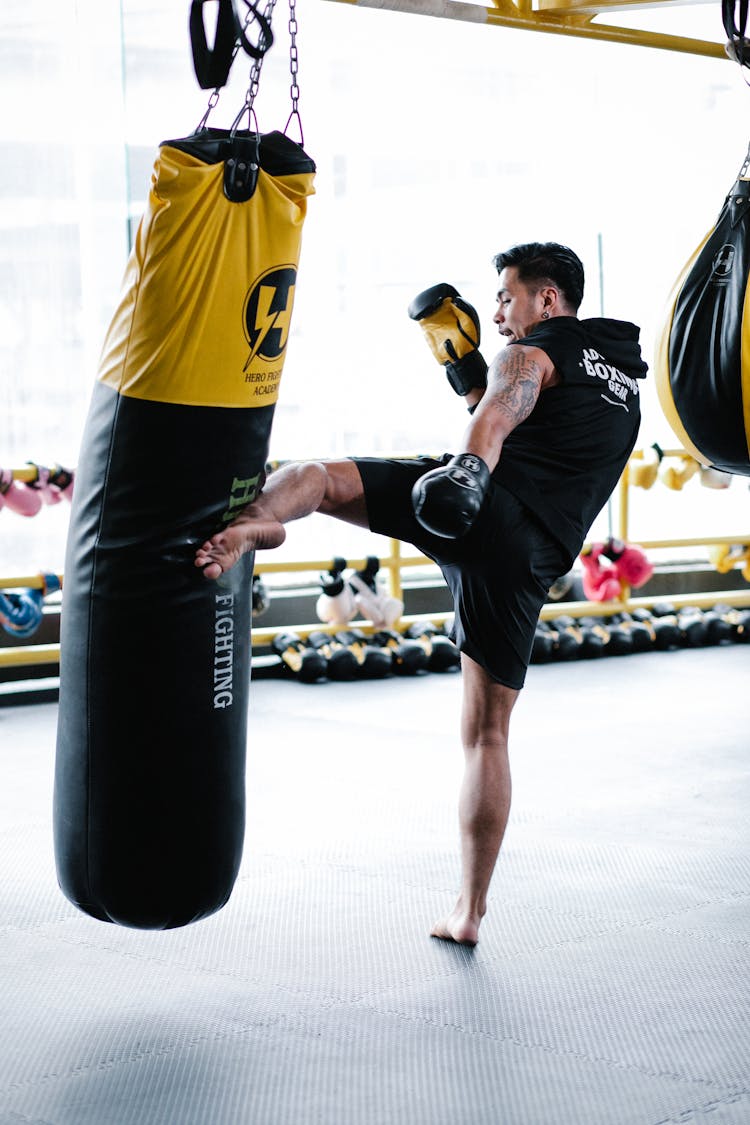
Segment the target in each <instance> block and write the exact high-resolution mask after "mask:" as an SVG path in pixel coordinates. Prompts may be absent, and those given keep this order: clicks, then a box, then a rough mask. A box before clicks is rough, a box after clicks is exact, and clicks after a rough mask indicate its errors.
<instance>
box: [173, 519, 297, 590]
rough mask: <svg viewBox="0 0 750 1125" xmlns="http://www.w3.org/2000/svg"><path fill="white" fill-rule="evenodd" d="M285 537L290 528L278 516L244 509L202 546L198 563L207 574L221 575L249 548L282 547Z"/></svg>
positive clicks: (206, 576) (198, 551) (199, 550)
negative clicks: (280, 521) (276, 517)
mask: <svg viewBox="0 0 750 1125" xmlns="http://www.w3.org/2000/svg"><path fill="white" fill-rule="evenodd" d="M285 539H286V531H285V530H284V526H283V524H280V523H279V522H278V520H275V519H272V518H269V517H267V516H263V515H261V514H258V515H252V514H250V513H249V512H248V513H243V514H242V515H241V516H238V517H237V519H236V520H233V521H232V523H230V524H229V526H228V527H226V528H225V529H224V531H218V532H217V533H216V535H212V536H211V538H210V539H207V540H206V542H205V543H204V544H203V545H202V546H201V547H199V548H198V550H197V551H196V552H195V565H196V566H197V567H199V568H200V569H201V570H202V571H203V576H204V578H218V577H219V575H221V574H224V573H225V572H226V571H227V570H230V569H231V568H232V567H233V566H234V565H235V563H237V562H239V560H240V559H241V558H242V556H243V555H245V554H247V552H248V551H258V550H267V549H270V548H272V547H280V546H281V544H282V543H283V542H284V540H285Z"/></svg>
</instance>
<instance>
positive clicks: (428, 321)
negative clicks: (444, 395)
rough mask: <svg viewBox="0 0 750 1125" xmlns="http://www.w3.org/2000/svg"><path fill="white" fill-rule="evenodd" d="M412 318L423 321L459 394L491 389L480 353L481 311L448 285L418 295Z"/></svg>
mask: <svg viewBox="0 0 750 1125" xmlns="http://www.w3.org/2000/svg"><path fill="white" fill-rule="evenodd" d="M409 316H410V317H411V318H412V320H417V321H419V324H420V326H421V328H422V331H423V332H424V334H425V336H426V338H427V343H428V344H429V346H430V349H431V351H432V354H433V355H434V356H435V359H436V360H437V361H438V363H440V364H442V366H443V367H444V368H445V373H446V375H447V376H448V382H449V383H450V385H451V386H452V387H453V390H454V391H455V392H456V394H457V395H467V394H468V393H469V391H471V390H474V388H475V387H476V388H478V389H480V390H484V388H485V387H486V386H487V364H486V362H485V359H484V356H483V355H482V353H481V352H480V351H479V335H480V333H479V317H478V315H477V310H476V309H475V308H474V307H473V305H470V304H469V303H468V301H464V299H463V297H461V296H460V294H459V293H458V290H457V289H454V288H453V286H452V285H448V284H447V283H446V282H441V283H440V284H439V285H433V286H432V287H431V288H430V289H425V290H423V291H422V292H421V293H418V294H417V296H416V297H415V298H414V300H413V301H412V302H411V304H410V305H409Z"/></svg>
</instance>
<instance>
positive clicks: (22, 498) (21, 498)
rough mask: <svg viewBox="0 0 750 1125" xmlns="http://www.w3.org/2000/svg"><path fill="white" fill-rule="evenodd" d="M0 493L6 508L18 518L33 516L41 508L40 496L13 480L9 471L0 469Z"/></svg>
mask: <svg viewBox="0 0 750 1125" xmlns="http://www.w3.org/2000/svg"><path fill="white" fill-rule="evenodd" d="M0 493H2V496H3V500H4V501H5V504H6V506H7V507H8V508H10V510H11V512H15V513H16V515H19V516H35V515H36V514H37V512H38V511H39V509H40V508H41V506H42V498H41V496H39V495H38V494H37V493H36V492H35V491H34V489H33V488H29V487H27V485H25V484H21V483H20V482H19V481H17V480H14V479H13V473H12V471H11V470H10V469H0Z"/></svg>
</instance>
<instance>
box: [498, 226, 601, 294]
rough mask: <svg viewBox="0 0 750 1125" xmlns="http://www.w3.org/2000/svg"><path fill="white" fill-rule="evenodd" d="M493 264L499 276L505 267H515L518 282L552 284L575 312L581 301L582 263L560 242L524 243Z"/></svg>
mask: <svg viewBox="0 0 750 1125" xmlns="http://www.w3.org/2000/svg"><path fill="white" fill-rule="evenodd" d="M492 264H493V265H494V267H495V269H496V270H497V272H498V273H500V272H501V271H502V270H504V269H505V268H506V266H515V267H516V269H517V270H518V280H519V281H524V282H529V281H532V282H533V281H538V282H540V284H544V283H545V282H547V283H550V282H551V283H552V284H553V285H555V286H557V288H558V289H559V290H560V292H561V293H563V294H564V296H565V299H566V301H567V302H568V304H570V305H572V306H573V308H574V309H576V310H577V309H578V306H579V305H580V303H581V301H582V300H583V286H584V280H585V279H584V272H583V262H582V261H581V259H580V258H579V257H578V255H577V254H576V253H574V251H573V250H571V249H570V247H569V246H561V245H560V243H559V242H524V243H521V244H520V245H519V246H512V247H511V248H510V250H503V251H502V253H500V254H496V255H495V257H494V258H493V259H492Z"/></svg>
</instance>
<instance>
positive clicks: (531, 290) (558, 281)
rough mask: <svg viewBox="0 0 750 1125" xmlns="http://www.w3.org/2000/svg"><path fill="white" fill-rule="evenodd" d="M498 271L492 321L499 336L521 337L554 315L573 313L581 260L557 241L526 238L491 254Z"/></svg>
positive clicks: (578, 295) (580, 294)
mask: <svg viewBox="0 0 750 1125" xmlns="http://www.w3.org/2000/svg"><path fill="white" fill-rule="evenodd" d="M493 265H494V266H495V268H496V269H497V272H498V274H499V275H500V289H499V292H498V295H497V301H498V309H497V313H496V314H495V317H494V319H495V322H496V323H497V325H498V327H499V329H500V332H501V334H502V335H503V336H507V337H508V338H509V340H510V341H511V342H512V340H513V339H521V338H522V337H523V336H525V335H527V334H528V332H530V331H531V329H532V328H533V327H534V325H535V324H538V323H539V321H540V320H547V319H548V318H550V317H555V316H575V314H576V312H577V311H578V306H579V305H580V303H581V300H582V299H583V286H584V272H583V264H582V262H581V260H580V258H579V257H578V255H577V254H575V253H574V252H573V251H572V250H570V249H569V248H568V247H567V246H561V245H560V244H559V243H557V242H527V243H523V244H522V245H520V246H513V247H511V249H510V250H504V251H503V252H502V253H500V254H496V255H495V257H494V258H493Z"/></svg>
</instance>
